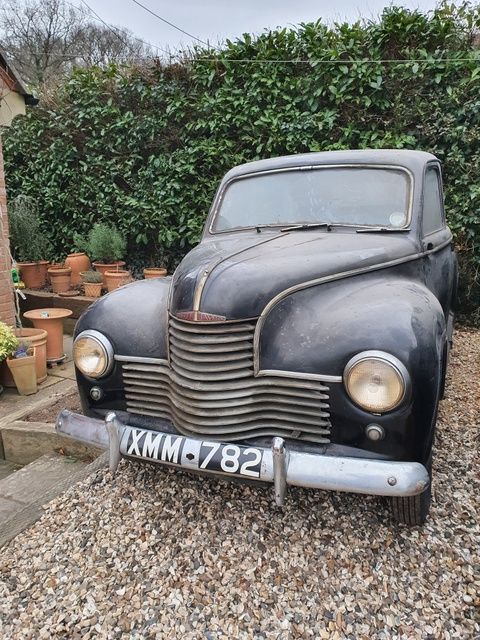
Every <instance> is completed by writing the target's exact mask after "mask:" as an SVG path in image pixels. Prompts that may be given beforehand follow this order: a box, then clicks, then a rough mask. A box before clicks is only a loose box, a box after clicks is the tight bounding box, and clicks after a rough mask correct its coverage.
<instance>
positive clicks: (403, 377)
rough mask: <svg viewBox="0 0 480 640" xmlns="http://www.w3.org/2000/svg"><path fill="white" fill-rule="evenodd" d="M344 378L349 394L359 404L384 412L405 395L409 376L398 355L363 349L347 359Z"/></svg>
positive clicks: (398, 402) (377, 411)
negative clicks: (396, 356)
mask: <svg viewBox="0 0 480 640" xmlns="http://www.w3.org/2000/svg"><path fill="white" fill-rule="evenodd" d="M343 380H344V384H345V388H346V390H347V393H348V395H349V396H350V398H351V399H352V400H353V401H354V402H355V403H356V404H358V406H359V407H361V408H362V409H365V410H366V411H370V412H371V413H385V412H386V411H391V410H392V409H395V407H397V406H398V405H399V404H400V403H401V402H402V400H403V399H404V398H405V394H406V392H407V384H408V380H409V378H408V372H407V370H406V369H405V367H404V366H403V364H402V363H401V362H400V360H398V358H395V357H394V356H391V355H390V354H388V353H383V352H382V351H364V352H363V353H359V354H358V355H356V356H355V357H354V358H352V359H351V360H350V361H349V362H348V364H347V366H346V367H345V372H344V374H343Z"/></svg>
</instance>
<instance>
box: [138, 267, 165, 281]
mask: <svg viewBox="0 0 480 640" xmlns="http://www.w3.org/2000/svg"><path fill="white" fill-rule="evenodd" d="M166 275H167V270H166V269H165V268H164V267H150V268H148V269H144V270H143V277H144V278H145V280H148V279H149V278H164V277H165V276H166Z"/></svg>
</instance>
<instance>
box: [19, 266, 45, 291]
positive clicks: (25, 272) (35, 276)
mask: <svg viewBox="0 0 480 640" xmlns="http://www.w3.org/2000/svg"><path fill="white" fill-rule="evenodd" d="M17 266H18V268H19V269H20V278H21V279H22V280H23V282H24V283H25V287H26V288H27V289H41V288H42V287H44V286H45V284H46V282H47V267H48V262H47V260H39V261H38V262H18V263H17Z"/></svg>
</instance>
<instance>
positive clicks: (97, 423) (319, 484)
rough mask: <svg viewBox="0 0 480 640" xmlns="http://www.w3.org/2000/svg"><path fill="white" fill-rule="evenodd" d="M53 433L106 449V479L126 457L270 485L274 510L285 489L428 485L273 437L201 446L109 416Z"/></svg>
mask: <svg viewBox="0 0 480 640" xmlns="http://www.w3.org/2000/svg"><path fill="white" fill-rule="evenodd" d="M56 430H57V432H58V433H60V434H61V435H63V436H67V437H70V438H73V439H75V440H79V441H81V442H84V443H87V444H92V445H95V446H97V447H102V448H104V449H108V450H109V466H110V471H111V473H112V474H113V473H115V471H116V469H117V466H118V463H119V461H120V458H121V457H122V456H127V457H129V458H138V459H140V460H146V461H149V462H155V463H159V464H166V465H170V466H174V467H179V468H182V469H185V470H187V471H197V472H198V471H201V472H202V473H209V474H212V475H221V476H223V477H226V476H235V477H236V478H242V477H243V478H244V479H246V480H258V481H260V482H269V483H273V485H274V489H275V501H276V503H277V504H278V505H282V504H283V501H284V497H285V493H286V488H287V486H288V485H292V486H297V487H311V488H315V489H324V490H331V491H348V492H352V493H364V494H369V495H378V496H392V497H395V496H396V497H399V496H413V495H416V494H419V493H421V492H422V491H424V490H425V489H426V488H427V487H428V485H429V482H430V479H429V475H428V472H427V470H426V468H425V467H424V466H423V465H422V464H420V463H418V462H396V461H387V460H374V459H366V458H349V457H343V456H342V457H341V456H331V455H323V454H313V453H306V452H302V451H295V450H292V449H289V448H288V446H287V444H286V443H285V441H284V440H283V438H279V437H274V438H272V444H271V447H248V446H237V445H234V444H233V445H232V443H231V442H230V443H218V442H210V441H208V442H206V441H204V440H200V439H196V438H191V437H185V436H181V435H173V434H171V433H163V432H161V431H156V430H151V429H144V428H138V427H132V426H129V425H127V424H124V423H123V422H121V421H120V420H119V419H118V417H117V415H116V414H115V413H114V412H110V413H108V414H107V415H106V417H105V420H104V421H103V420H97V419H94V418H89V417H87V416H83V415H80V414H76V413H72V412H71V411H67V410H64V411H62V412H61V413H60V414H59V415H58V418H57V422H56ZM222 449H223V450H224V451H225V456H224V463H220V464H217V465H216V466H215V464H214V463H215V457H214V454H215V455H217V454H216V452H218V451H219V450H222ZM204 451H207V452H208V453H207V455H205V453H204ZM240 455H244V456H245V460H246V462H243V464H242V465H240V464H238V459H239V456H240ZM248 456H250V459H249V458H248ZM252 456H253V458H252ZM249 460H250V461H249ZM257 463H258V464H257ZM212 467H213V468H212Z"/></svg>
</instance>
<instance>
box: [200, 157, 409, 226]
mask: <svg viewBox="0 0 480 640" xmlns="http://www.w3.org/2000/svg"><path fill="white" fill-rule="evenodd" d="M322 169H387V170H390V171H391V170H394V171H403V172H404V173H406V174H407V175H408V177H409V178H410V180H409V185H408V191H409V193H408V211H407V214H408V219H407V221H406V223H405V225H404V227H408V226H409V224H410V221H411V219H412V208H413V188H414V184H415V181H414V175H413V173H412V171H410V169H408V168H407V167H403V166H401V165H395V164H375V163H373V164H372V163H343V164H314V165H300V166H296V167H283V168H282V169H270V170H268V171H252V173H246V174H244V175H242V176H236V177H234V178H230V180H227V182H225V184H224V186H223V189H222V190H221V192H219V193H218V194H217V196H216V198H215V201H214V203H213V207H212V210H213V213H212V218H211V220H210V224H209V226H208V232H209V233H210V234H211V235H213V236H215V235H219V234H221V233H232V232H235V231H245V230H246V229H255V228H256V227H255V225H252V226H250V227H233V228H232V229H224V230H223V231H214V230H213V224H214V222H215V220H216V218H217V215H218V210H219V208H220V205H221V204H222V200H223V197H224V195H225V192H226V190H227V188H228V187H229V186H230V185H231V184H232V183H233V182H237V181H238V180H245V179H246V178H254V177H257V176H264V175H270V174H272V173H286V172H289V171H321V170H322ZM292 224H294V223H292ZM286 225H288V223H285V222H283V223H282V224H278V225H274V224H272V225H268V226H267V227H266V228H272V229H275V228H276V227H285V226H286ZM332 225H333V226H335V223H334V222H332ZM338 225H339V226H342V227H348V228H356V229H358V228H359V227H365V226H366V227H367V228H371V227H372V225H361V224H360V225H359V224H341V223H338ZM377 226H382V225H377Z"/></svg>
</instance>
